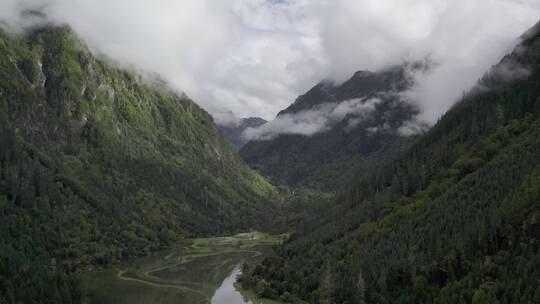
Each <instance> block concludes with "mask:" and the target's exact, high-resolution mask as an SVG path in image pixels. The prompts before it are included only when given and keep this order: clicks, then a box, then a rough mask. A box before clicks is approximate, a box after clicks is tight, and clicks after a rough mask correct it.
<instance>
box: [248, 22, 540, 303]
mask: <svg viewBox="0 0 540 304" xmlns="http://www.w3.org/2000/svg"><path fill="white" fill-rule="evenodd" d="M523 71H526V73H524V72H523ZM456 77H459V76H458V75H456ZM539 164H540V24H539V25H537V26H536V27H535V28H533V29H532V30H531V31H530V32H528V33H527V34H526V35H525V36H524V37H523V41H522V42H521V43H520V44H519V45H518V46H517V47H516V49H515V50H514V52H513V53H512V54H510V55H508V56H506V57H505V58H504V59H503V60H502V61H501V62H500V63H499V64H498V65H496V66H494V67H493V69H492V70H491V71H490V72H488V73H487V74H486V75H485V77H484V78H483V79H481V80H480V81H479V83H478V85H477V87H476V88H475V89H473V90H472V91H471V92H469V93H467V94H466V95H465V96H463V98H462V99H461V101H459V102H458V103H457V104H456V105H455V106H454V107H453V108H452V109H451V110H450V111H448V112H447V113H446V114H445V115H444V116H443V117H442V118H441V119H440V120H439V121H438V123H437V124H436V125H435V126H434V128H433V129H432V130H430V131H429V132H428V133H427V134H426V135H424V136H422V137H420V138H419V139H417V140H416V141H415V142H414V144H413V145H412V146H411V147H410V148H409V149H407V150H406V151H405V152H403V153H401V154H400V155H399V156H398V157H397V158H396V160H394V161H391V162H389V163H388V164H387V165H385V166H382V167H381V168H380V169H378V170H376V172H374V174H371V175H370V176H366V177H363V178H359V179H357V180H356V181H355V182H353V183H351V184H350V186H349V187H348V188H347V189H346V190H345V191H342V192H340V193H339V194H338V196H337V197H336V199H335V202H334V203H335V205H334V207H333V208H332V209H331V210H327V211H326V214H325V215H322V216H321V217H320V218H318V219H316V220H313V221H312V222H311V223H308V224H306V225H304V226H303V228H302V230H301V231H300V232H299V233H296V234H294V235H293V236H292V237H291V239H290V240H289V242H287V243H286V244H285V245H284V246H282V247H281V248H280V249H279V254H278V255H277V256H275V257H271V258H267V259H265V260H263V261H262V262H255V263H250V264H246V265H245V266H244V269H243V275H242V277H241V278H240V282H241V284H242V285H243V286H244V287H245V288H251V289H253V290H255V291H256V292H257V293H258V294H259V295H261V296H264V297H268V298H273V299H280V300H282V301H283V302H286V303H312V304H316V303H321V304H323V303H349V304H352V303H441V304H442V303H474V304H480V303H486V304H487V303H538V302H539V301H540V246H539V241H540V239H539V237H540V205H539V202H540V165H539Z"/></svg>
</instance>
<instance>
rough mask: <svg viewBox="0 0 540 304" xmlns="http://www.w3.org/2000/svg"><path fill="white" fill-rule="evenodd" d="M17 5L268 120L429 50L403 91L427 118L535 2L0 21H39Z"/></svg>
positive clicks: (75, 9)
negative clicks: (325, 82)
mask: <svg viewBox="0 0 540 304" xmlns="http://www.w3.org/2000/svg"><path fill="white" fill-rule="evenodd" d="M26 10H37V11H41V12H43V13H44V14H45V15H46V18H47V21H49V22H52V23H54V24H68V25H69V26H71V27H72V28H73V29H74V31H75V32H76V33H77V34H78V35H79V36H81V38H82V39H83V40H84V41H86V42H87V43H88V45H89V47H90V48H91V49H92V50H93V52H94V53H96V54H101V55H103V56H106V57H107V58H110V59H112V60H113V61H114V62H116V63H118V64H119V65H120V66H122V67H125V68H129V69H136V70H143V71H147V72H150V73H157V74H158V75H160V76H161V78H163V79H164V80H166V81H167V82H168V83H170V84H171V86H172V87H173V88H175V89H176V90H179V91H183V92H185V93H187V95H189V96H190V97H192V98H193V99H194V100H196V101H197V102H198V103H199V104H200V105H201V106H202V107H203V108H205V109H206V110H208V111H209V112H210V113H211V114H213V115H214V116H215V117H216V118H217V120H218V121H228V120H231V119H235V118H231V117H229V116H230V115H229V114H230V112H232V113H233V117H248V116H261V117H263V118H265V119H267V120H269V119H272V118H273V117H274V116H275V115H276V113H278V112H279V111H280V110H282V109H284V108H285V107H287V106H288V105H289V104H290V103H291V102H292V101H294V99H295V97H296V96H298V95H300V94H302V93H304V92H305V91H307V90H308V89H309V88H310V87H311V86H312V85H313V84H315V83H317V82H319V81H320V80H321V79H325V78H332V79H333V80H335V81H337V82H339V81H343V80H345V79H347V78H349V77H350V76H351V75H352V74H353V73H354V72H355V71H358V70H372V71H377V70H381V69H384V68H385V67H389V66H392V65H396V64H400V63H402V62H404V61H407V60H413V61H414V60H417V59H418V58H424V57H425V56H428V55H429V56H430V57H431V58H432V59H433V60H434V61H435V62H436V63H438V65H437V67H436V68H435V69H433V71H432V72H431V74H424V75H418V77H417V79H416V80H417V86H416V87H415V88H414V90H412V91H411V97H414V98H411V100H414V101H415V104H416V105H417V106H418V107H419V108H420V109H421V114H420V116H419V118H418V119H419V120H420V121H424V122H427V123H429V124H432V123H434V122H435V121H436V120H437V118H438V117H440V116H441V115H442V113H444V112H445V111H447V110H448V109H449V108H450V107H451V106H452V105H453V104H454V103H455V101H456V100H457V99H458V98H459V97H460V96H461V95H462V93H463V92H464V91H466V90H468V89H469V88H471V86H473V85H474V84H475V83H476V81H477V80H478V79H479V78H480V77H481V76H482V75H483V74H484V73H485V72H486V71H487V70H488V69H489V67H491V66H492V65H493V64H495V63H496V62H497V61H498V60H500V59H501V58H502V57H503V56H504V54H505V53H508V52H509V51H510V50H511V49H512V47H513V46H514V45H515V44H516V43H517V40H516V38H517V37H518V36H519V35H520V34H522V33H523V32H524V31H525V30H527V29H528V28H529V27H530V26H532V25H533V24H534V23H535V22H536V21H538V18H539V16H540V2H538V1H537V0H387V1H380V0H279V1H278V0H228V1H222V0H183V1H177V0H157V1H149V0H115V1H109V0H93V1H88V0H0V22H2V23H3V24H4V26H3V27H4V28H5V27H9V28H11V29H12V30H14V31H21V30H22V29H23V28H25V27H26V26H28V24H30V23H32V22H35V21H36V18H38V19H39V18H40V17H36V16H33V17H30V18H29V17H28V16H26V17H23V15H24V14H22V12H24V11H26ZM511 72H512V74H511V75H516V74H515V73H513V72H516V71H511ZM518 74H519V73H518ZM505 75H506V74H505ZM224 113H225V114H224ZM222 114H224V115H222Z"/></svg>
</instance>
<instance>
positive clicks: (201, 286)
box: [81, 233, 282, 304]
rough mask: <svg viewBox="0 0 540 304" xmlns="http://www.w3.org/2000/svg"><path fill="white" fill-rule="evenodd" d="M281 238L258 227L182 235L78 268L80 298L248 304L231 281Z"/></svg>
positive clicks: (114, 303) (132, 303)
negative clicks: (101, 266)
mask: <svg viewBox="0 0 540 304" xmlns="http://www.w3.org/2000/svg"><path fill="white" fill-rule="evenodd" d="M281 241H282V237H281V236H270V235H266V234H260V233H244V234H238V235H235V236H229V237H215V238H201V239H193V240H185V241H183V242H181V243H179V244H177V245H176V246H174V247H172V248H170V249H168V250H164V251H162V252H157V253H154V254H152V255H151V256H148V257H145V258H141V259H137V260H133V261H130V262H129V263H123V264H120V265H116V266H114V267H111V268H110V269H105V270H100V271H95V272H90V273H85V274H83V275H82V277H81V282H82V288H83V293H84V295H85V297H86V300H85V301H86V303H90V304H93V303H99V304H108V303H110V304H149V303H152V304H251V303H252V301H250V300H247V299H244V298H243V297H242V295H241V294H240V293H239V292H238V291H236V289H235V287H234V282H235V281H236V277H237V276H238V274H239V273H240V271H241V270H240V269H241V265H242V263H244V262H245V261H248V260H252V259H258V258H261V257H263V256H267V255H271V254H273V246H274V245H276V244H278V243H280V242H281ZM257 302H258V301H257Z"/></svg>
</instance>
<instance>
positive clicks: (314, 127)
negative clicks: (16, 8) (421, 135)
mask: <svg viewBox="0 0 540 304" xmlns="http://www.w3.org/2000/svg"><path fill="white" fill-rule="evenodd" d="M426 67H427V64H420V63H405V64H403V65H399V66H393V67H389V68H386V69H384V70H381V71H378V72H371V71H358V72H356V73H355V74H354V75H353V76H352V77H351V78H350V79H348V80H347V81H345V82H343V83H341V84H336V83H334V82H332V81H328V80H324V81H321V82H319V83H318V84H317V85H316V86H314V87H313V88H312V89H310V90H309V91H308V92H306V93H305V94H304V95H301V96H299V97H298V98H297V99H296V100H295V102H294V103H293V104H292V105H291V106H289V107H288V108H287V109H285V110H283V111H281V112H280V113H279V114H278V116H277V117H276V119H275V120H274V121H271V122H269V123H268V125H266V126H263V128H262V129H259V130H257V131H260V132H259V133H258V134H259V137H254V138H259V140H252V141H250V142H248V143H247V144H246V145H245V146H243V147H242V149H241V150H240V154H241V155H242V157H244V159H245V160H246V161H247V162H248V163H249V164H250V165H251V166H252V167H254V168H257V169H259V170H260V171H261V172H263V173H265V174H267V175H268V176H271V177H272V178H274V179H276V180H278V181H280V182H282V183H284V184H287V185H289V186H298V185H303V186H306V185H309V187H315V188H318V187H320V188H324V189H332V188H333V187H338V185H340V184H342V183H344V182H345V181H346V180H347V179H349V178H351V177H352V176H353V175H355V174H358V172H362V173H360V174H367V173H366V172H368V171H369V170H370V169H372V168H374V167H376V164H378V163H379V162H381V161H383V160H387V159H388V158H390V157H391V155H393V154H394V152H395V151H396V150H399V149H401V148H402V147H403V146H406V145H408V143H409V142H410V141H411V140H412V138H411V137H408V135H412V134H416V133H418V131H420V130H423V129H424V128H425V127H424V126H420V125H417V124H415V123H411V121H413V118H414V117H415V115H416V114H417V113H418V110H417V109H416V107H414V106H413V105H411V104H410V103H408V102H405V101H404V100H403V98H402V94H401V93H402V92H405V91H407V90H408V89H410V88H411V87H412V85H413V77H412V74H411V73H412V72H414V71H416V70H425V69H426ZM323 176H324V178H323Z"/></svg>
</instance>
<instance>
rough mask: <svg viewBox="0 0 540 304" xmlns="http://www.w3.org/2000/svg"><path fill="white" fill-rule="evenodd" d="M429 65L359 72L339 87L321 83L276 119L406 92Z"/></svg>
mask: <svg viewBox="0 0 540 304" xmlns="http://www.w3.org/2000/svg"><path fill="white" fill-rule="evenodd" d="M429 65H430V63H429V61H427V60H426V61H415V62H412V63H409V62H407V63H404V64H402V65H396V66H392V67H389V68H385V69H383V70H381V71H378V72H372V71H365V70H361V71H358V72H356V73H354V75H353V76H352V77H351V78H350V79H348V80H347V81H345V82H343V83H341V84H336V83H334V82H332V81H331V80H323V81H321V82H319V83H318V84H317V85H316V86H314V87H313V88H312V89H311V90H309V91H308V92H307V93H306V94H304V95H301V96H299V97H298V98H297V99H296V100H295V102H294V103H293V104H292V105H290V106H289V107H288V108H287V109H285V110H283V111H281V112H279V114H278V116H280V115H283V114H291V113H298V112H300V111H303V110H308V109H312V108H314V107H316V106H319V105H321V104H324V103H339V102H343V101H346V100H349V99H352V98H359V97H365V96H369V95H374V94H378V93H383V92H401V91H405V90H407V89H409V88H410V87H411V86H412V85H413V79H412V77H411V72H416V71H425V70H427V69H428V66H429Z"/></svg>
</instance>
